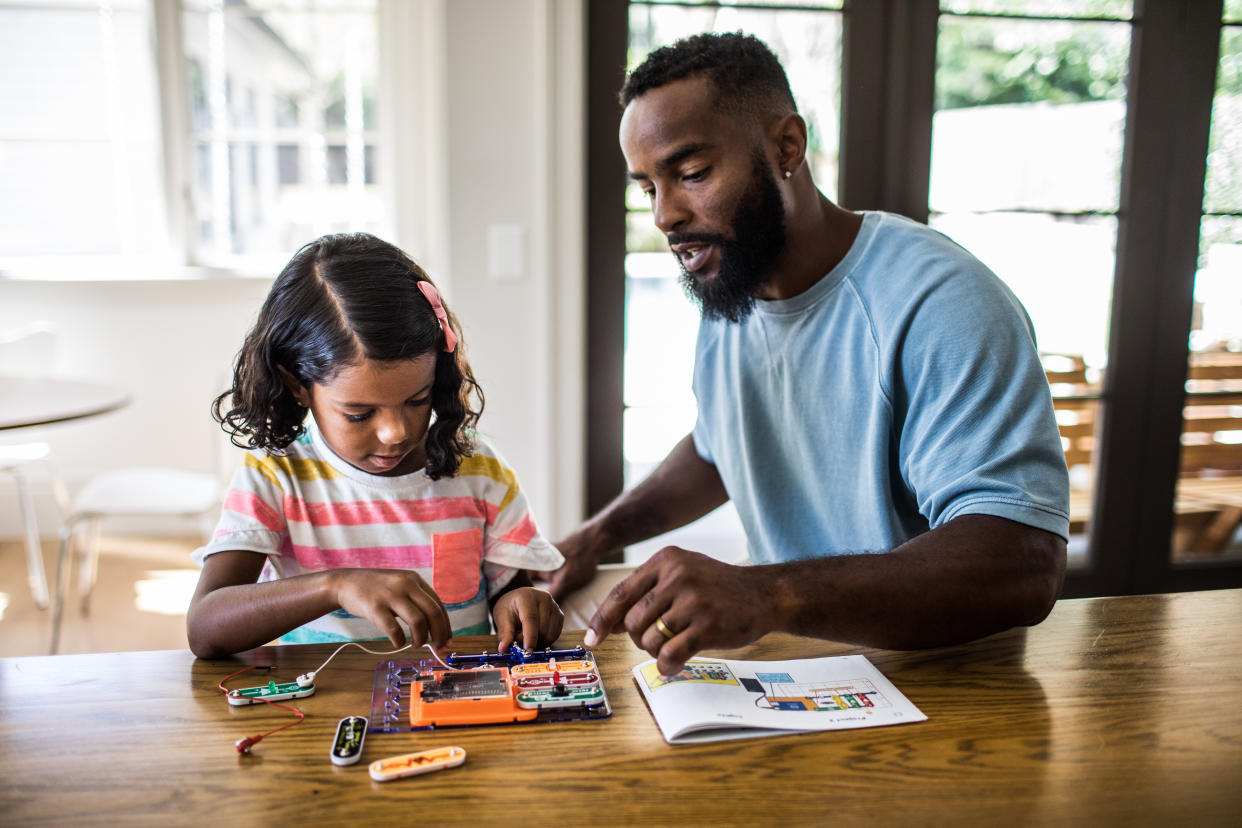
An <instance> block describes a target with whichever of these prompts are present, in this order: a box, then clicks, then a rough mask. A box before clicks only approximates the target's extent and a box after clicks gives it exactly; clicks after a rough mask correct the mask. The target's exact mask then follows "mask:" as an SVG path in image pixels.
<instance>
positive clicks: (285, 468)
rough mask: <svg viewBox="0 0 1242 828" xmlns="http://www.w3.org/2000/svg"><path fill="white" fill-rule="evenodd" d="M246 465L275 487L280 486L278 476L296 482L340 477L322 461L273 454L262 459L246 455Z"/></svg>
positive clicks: (339, 474) (338, 473)
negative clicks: (289, 478)
mask: <svg viewBox="0 0 1242 828" xmlns="http://www.w3.org/2000/svg"><path fill="white" fill-rule="evenodd" d="M246 465H247V466H248V467H249V468H252V469H254V470H255V471H257V472H258V473H259V474H261V475H263V476H264V477H266V478H267V479H268V480H270V481H272V483H274V484H276V485H277V486H279V485H280V477H279V476H280V475H283V476H285V477H292V478H295V479H297V480H316V479H319V478H323V479H324V480H335V479H336V478H338V477H340V476H341V473H340V472H338V471H337V470H336V469H334V468H332V467H331V466H330V465H328V464H327V463H325V462H323V461H322V460H295V459H293V458H291V457H285V456H282V455H275V454H270V455H268V456H266V457H263V458H258V457H255V456H254V455H253V454H247V455H246Z"/></svg>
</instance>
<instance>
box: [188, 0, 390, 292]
mask: <svg viewBox="0 0 1242 828" xmlns="http://www.w3.org/2000/svg"><path fill="white" fill-rule="evenodd" d="M183 28H184V33H185V49H186V59H187V61H188V65H189V83H190V100H191V125H192V130H193V133H194V135H193V139H194V141H195V144H196V146H198V147H201V148H202V149H200V150H199V151H198V152H197V154H196V156H195V157H196V164H199V165H202V166H203V167H205V168H204V169H196V170H195V175H194V177H193V182H194V185H195V186H194V188H193V198H192V204H193V211H194V217H195V220H196V222H197V225H198V227H199V228H200V233H199V235H198V239H197V241H198V247H197V250H196V256H197V259H198V261H199V262H200V263H206V264H214V265H226V266H243V267H248V268H255V269H259V268H261V269H267V268H270V267H273V266H276V267H278V266H279V265H280V263H282V262H283V261H284V260H285V259H286V258H287V257H288V255H289V251H290V250H292V249H295V248H297V247H298V246H300V245H301V244H303V243H305V242H306V241H307V240H308V239H310V238H312V237H314V236H318V235H320V234H322V233H327V232H333V231H334V230H339V229H343V228H344V227H345V226H346V222H344V219H345V218H346V217H348V219H349V221H348V222H347V224H348V228H349V229H354V230H368V231H371V232H375V233H380V234H383V233H384V232H385V230H384V228H385V225H386V220H385V214H384V209H383V203H382V199H381V193H380V191H379V189H378V187H377V186H376V181H375V173H374V170H373V168H371V166H370V164H369V160H368V159H369V157H370V154H371V153H373V151H374V145H375V143H376V141H377V137H378V136H377V134H376V126H377V125H376V123H375V107H374V106H373V101H374V100H375V97H376V83H377V75H378V59H377V48H378V37H377V32H376V15H375V2H374V0H349V1H348V2H333V3H332V4H328V5H323V4H316V3H313V2H309V0H303V1H302V2H288V0H281V2H252V3H249V4H245V5H242V4H239V5H233V4H221V3H219V2H206V0H203V1H202V2H193V3H188V4H187V10H186V12H185V13H184V15H183ZM240 147H244V148H245V149H244V151H241V152H239V151H238V149H239V148H240Z"/></svg>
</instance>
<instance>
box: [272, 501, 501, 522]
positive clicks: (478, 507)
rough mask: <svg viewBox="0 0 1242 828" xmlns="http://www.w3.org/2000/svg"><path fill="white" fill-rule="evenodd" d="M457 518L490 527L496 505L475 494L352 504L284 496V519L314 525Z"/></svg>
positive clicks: (494, 515) (493, 519)
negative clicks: (311, 501)
mask: <svg viewBox="0 0 1242 828" xmlns="http://www.w3.org/2000/svg"><path fill="white" fill-rule="evenodd" d="M455 518H474V519H478V518H483V519H485V520H486V521H487V523H488V525H489V526H490V525H491V524H492V523H493V522H494V521H495V519H496V506H495V505H493V504H491V503H489V502H487V501H486V500H479V499H477V498H473V497H443V498H429V499H427V500H398V501H369V500H368V501H360V502H359V501H355V502H349V503H307V502H306V501H303V500H298V499H296V498H294V497H290V496H286V497H285V520H287V521H289V522H290V523H293V522H301V523H309V524H310V525H311V526H367V525H372V524H383V523H428V522H430V521H434V520H453V519H455Z"/></svg>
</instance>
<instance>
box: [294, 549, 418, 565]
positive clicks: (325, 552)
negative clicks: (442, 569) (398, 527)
mask: <svg viewBox="0 0 1242 828" xmlns="http://www.w3.org/2000/svg"><path fill="white" fill-rule="evenodd" d="M282 554H289V553H288V551H287V550H286V551H285V552H284V553H282ZM292 554H293V557H294V560H296V561H297V562H298V564H299V565H300V566H301V567H302V568H303V569H311V570H316V571H318V570H323V569H351V568H355V567H360V568H366V569H419V568H428V567H430V566H431V547H430V546H373V547H358V548H353V549H320V548H319V547H316V546H301V545H294V546H293V550H292Z"/></svg>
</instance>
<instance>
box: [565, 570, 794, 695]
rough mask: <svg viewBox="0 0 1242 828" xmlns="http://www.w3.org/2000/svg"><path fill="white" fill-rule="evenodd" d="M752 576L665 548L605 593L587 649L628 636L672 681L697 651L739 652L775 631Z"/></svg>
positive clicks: (764, 598) (767, 598)
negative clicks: (615, 636) (619, 635)
mask: <svg viewBox="0 0 1242 828" xmlns="http://www.w3.org/2000/svg"><path fill="white" fill-rule="evenodd" d="M754 575H755V572H754V571H753V570H752V569H751V568H750V567H745V566H733V565H731V564H726V563H722V562H720V561H718V560H715V559H714V558H709V557H708V556H706V555H702V554H700V553H698V552H691V551H689V550H686V549H680V548H678V547H676V546H666V547H664V548H663V549H661V550H660V551H659V552H657V553H656V554H655V555H654V556H652V557H651V559H650V560H648V561H647V562H646V563H644V564H643V565H642V566H640V567H639V568H638V569H637V570H635V572H634V574H633V575H631V576H629V577H628V578H626V579H625V580H624V581H622V582H621V583H619V584H617V585H616V586H615V587H613V589H612V591H611V592H610V593H608V597H607V598H605V599H604V603H603V604H602V605H601V606H600V608H599V610H598V611H597V612H596V613H595V616H594V617H593V618H592V619H591V623H590V629H589V630H588V631H587V637H586V644H587V646H594V645H595V644H597V643H598V642H599V641H600V640H601V639H603V638H604V637H605V636H607V635H611V634H612V633H617V632H622V631H625V632H628V633H629V634H630V638H631V639H632V640H633V642H634V644H635V645H637V646H638V647H639V648H640V649H643V650H646V651H647V652H648V653H650V654H651V656H652V657H653V658H655V659H656V664H657V666H658V668H659V670H660V673H661V674H662V675H665V676H672V675H676V674H677V673H679V672H681V670H682V668H683V667H685V665H686V660H687V659H689V658H691V657H692V656H693V655H694V654H695V653H697V652H699V651H700V650H705V649H728V648H732V647H741V646H744V645H746V644H749V643H751V642H752V641H754V640H755V639H757V638H759V637H760V636H762V635H764V634H765V633H767V632H769V631H770V630H771V629H772V626H771V618H772V610H773V608H772V604H771V599H772V597H773V596H770V595H765V594H763V591H762V590H761V589H760V587H759V584H757V583H756V578H755V577H754ZM657 622H659V623H658V624H657ZM661 627H663V629H661Z"/></svg>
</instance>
